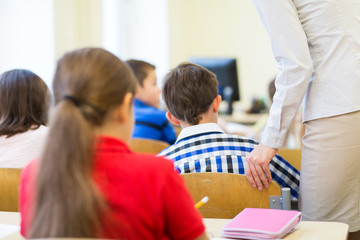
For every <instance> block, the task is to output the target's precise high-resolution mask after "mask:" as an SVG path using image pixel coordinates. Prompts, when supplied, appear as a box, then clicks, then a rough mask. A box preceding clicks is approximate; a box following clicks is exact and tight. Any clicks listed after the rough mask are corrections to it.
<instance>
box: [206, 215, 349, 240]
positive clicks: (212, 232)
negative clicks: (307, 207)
mask: <svg viewBox="0 0 360 240" xmlns="http://www.w3.org/2000/svg"><path fill="white" fill-rule="evenodd" d="M230 221H231V219H214V218H204V224H205V226H206V233H207V234H208V236H209V237H210V238H221V230H222V228H223V226H225V224H227V223H228V222H230ZM348 231H349V226H348V225H347V224H345V223H338V222H311V221H301V222H300V223H299V224H298V225H297V226H296V227H295V230H294V231H293V232H292V233H289V234H288V235H286V236H285V237H284V238H283V239H286V240H346V239H347V235H348Z"/></svg>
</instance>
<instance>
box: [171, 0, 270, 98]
mask: <svg viewBox="0 0 360 240" xmlns="http://www.w3.org/2000/svg"><path fill="white" fill-rule="evenodd" d="M191 56H214V57H236V58H237V60H238V70H239V77H240V90H241V96H242V101H243V102H245V105H247V104H249V103H250V101H251V98H252V97H253V96H259V97H265V98H267V87H268V83H269V82H270V80H271V78H273V77H274V76H275V75H276V73H277V67H276V62H275V61H274V59H273V56H272V52H271V46H270V41H269V39H268V37H267V34H266V31H265V29H264V28H263V26H262V24H261V22H260V20H259V17H258V15H257V12H256V10H255V8H254V6H253V4H252V2H251V1H241V0H240V1H239V0H222V1H219V0H196V1H194V0H170V1H169V59H170V66H171V67H174V66H176V65H177V64H178V63H180V62H182V61H186V60H188V58H189V57H191Z"/></svg>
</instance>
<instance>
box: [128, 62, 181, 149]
mask: <svg viewBox="0 0 360 240" xmlns="http://www.w3.org/2000/svg"><path fill="white" fill-rule="evenodd" d="M126 63H127V64H128V65H129V66H130V68H131V69H132V70H133V72H134V73H135V76H136V78H137V80H138V86H137V88H136V93H135V100H134V106H135V109H134V111H135V127H134V132H133V137H135V138H150V139H155V140H160V141H164V142H167V143H169V144H173V143H174V142H175V140H176V134H175V130H174V128H173V126H171V124H170V123H169V121H168V120H167V119H166V116H165V112H164V111H162V110H160V109H158V108H159V105H160V92H161V90H160V89H159V88H158V87H157V85H156V73H155V66H154V65H152V64H150V63H147V62H144V61H140V60H133V59H132V60H128V61H126Z"/></svg>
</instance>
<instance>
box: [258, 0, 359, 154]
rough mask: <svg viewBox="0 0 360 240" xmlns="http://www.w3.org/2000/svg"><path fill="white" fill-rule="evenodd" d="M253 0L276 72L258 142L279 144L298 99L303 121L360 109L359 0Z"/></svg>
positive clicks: (295, 109)
mask: <svg viewBox="0 0 360 240" xmlns="http://www.w3.org/2000/svg"><path fill="white" fill-rule="evenodd" d="M252 1H253V3H254V5H255V7H256V9H257V11H258V13H259V15H260V17H261V20H262V22H263V24H264V26H265V28H266V30H267V32H268V34H269V36H270V39H271V44H272V49H273V54H274V57H275V59H276V61H277V63H278V68H279V70H280V72H279V74H278V76H277V78H276V82H275V85H276V89H277V91H276V94H275V96H274V101H273V105H272V107H271V109H270V117H269V120H268V122H267V125H266V127H265V129H264V132H263V137H262V139H261V142H262V143H263V144H264V145H265V146H269V147H273V148H279V147H281V146H282V144H283V141H284V139H285V136H286V132H287V130H288V129H289V127H290V124H291V121H292V120H293V118H294V116H295V114H296V111H297V110H298V108H299V106H300V104H301V102H302V101H303V100H304V105H303V121H309V120H314V119H319V118H325V117H331V116H336V115H341V114H345V113H350V112H354V111H358V110H360V1H359V0H293V1H292V0H252Z"/></svg>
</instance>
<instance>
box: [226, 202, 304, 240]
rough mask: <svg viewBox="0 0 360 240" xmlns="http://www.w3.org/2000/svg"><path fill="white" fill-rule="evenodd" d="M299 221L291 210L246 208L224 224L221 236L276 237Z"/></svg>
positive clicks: (296, 214)
mask: <svg viewBox="0 0 360 240" xmlns="http://www.w3.org/2000/svg"><path fill="white" fill-rule="evenodd" d="M300 221H301V212H299V211H293V210H279V209H263V208H246V209H244V210H243V211H242V212H240V213H239V214H238V215H237V216H236V217H235V218H234V219H233V220H232V221H231V222H230V223H228V224H227V225H225V226H224V228H223V236H224V237H231V238H242V239H276V238H281V237H283V236H284V235H286V234H287V233H289V232H291V231H292V230H293V229H294V228H295V226H296V225H297V224H298V223H299V222H300Z"/></svg>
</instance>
